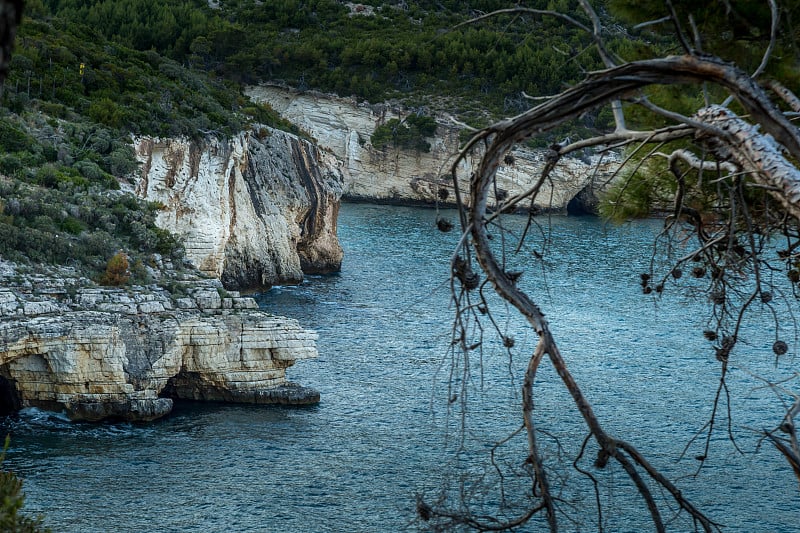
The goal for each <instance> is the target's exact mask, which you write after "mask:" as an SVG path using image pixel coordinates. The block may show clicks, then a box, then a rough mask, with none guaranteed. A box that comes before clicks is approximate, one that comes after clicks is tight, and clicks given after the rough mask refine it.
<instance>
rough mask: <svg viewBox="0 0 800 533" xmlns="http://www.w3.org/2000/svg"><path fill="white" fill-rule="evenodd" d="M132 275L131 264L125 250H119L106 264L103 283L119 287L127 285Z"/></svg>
mask: <svg viewBox="0 0 800 533" xmlns="http://www.w3.org/2000/svg"><path fill="white" fill-rule="evenodd" d="M130 277H131V272H130V264H129V263H128V256H127V255H125V252H117V253H116V254H114V255H113V256H112V257H111V259H109V260H108V263H107V264H106V272H105V274H104V275H103V277H102V280H101V283H102V284H103V285H113V286H114V287H119V286H120V285H125V284H126V283H128V280H129V279H130Z"/></svg>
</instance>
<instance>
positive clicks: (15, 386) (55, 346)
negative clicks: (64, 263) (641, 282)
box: [0, 260, 319, 421]
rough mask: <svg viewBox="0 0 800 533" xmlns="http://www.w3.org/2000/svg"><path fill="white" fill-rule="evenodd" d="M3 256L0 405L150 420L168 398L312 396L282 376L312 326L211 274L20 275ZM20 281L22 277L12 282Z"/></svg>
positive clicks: (309, 349) (164, 409) (305, 347)
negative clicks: (115, 282) (160, 278)
mask: <svg viewBox="0 0 800 533" xmlns="http://www.w3.org/2000/svg"><path fill="white" fill-rule="evenodd" d="M16 269H17V267H16V266H15V265H13V264H10V263H5V262H3V261H2V260H0V408H2V410H3V411H4V412H7V411H10V410H13V409H19V408H23V407H30V406H34V407H41V408H45V409H49V410H57V411H62V410H63V411H65V412H66V413H67V415H68V416H69V417H70V418H71V419H73V420H90V421H95V420H101V419H105V418H117V419H126V420H152V419H155V418H158V417H160V416H163V415H164V414H166V413H168V412H169V411H170V410H171V409H172V399H173V398H184V399H193V400H220V401H230V402H242V403H293V404H303V403H315V402H317V401H319V393H318V392H316V391H314V390H312V389H308V388H305V387H300V386H298V385H295V384H292V383H289V382H287V381H286V369H287V368H288V367H290V366H291V365H292V364H294V362H295V361H296V360H298V359H304V358H309V357H316V355H317V351H316V345H315V339H316V334H315V333H313V332H311V331H308V330H305V329H303V328H301V327H300V326H299V325H298V324H297V322H296V321H294V320H291V319H288V318H282V317H276V316H271V315H269V314H267V313H265V312H263V311H260V310H258V308H257V307H258V306H257V305H256V302H255V301H254V300H253V299H251V298H246V297H241V296H239V294H238V293H235V292H234V293H227V292H225V291H224V290H223V289H222V287H221V285H220V283H219V281H217V280H202V279H196V278H191V279H187V280H185V281H184V282H183V284H182V285H181V286H182V287H183V289H182V290H185V293H186V294H185V296H183V297H179V298H175V297H172V296H171V295H170V294H169V293H167V292H166V291H164V290H163V289H159V288H157V287H155V286H153V287H147V288H146V287H134V288H130V289H116V288H106V287H97V286H96V285H94V284H92V283H91V282H89V281H88V280H86V279H83V278H80V277H78V276H77V275H75V274H74V273H70V272H69V271H67V270H66V269H59V270H58V272H53V273H51V274H50V275H34V274H30V273H24V275H20V273H19V272H17V270H16ZM19 280H23V281H19Z"/></svg>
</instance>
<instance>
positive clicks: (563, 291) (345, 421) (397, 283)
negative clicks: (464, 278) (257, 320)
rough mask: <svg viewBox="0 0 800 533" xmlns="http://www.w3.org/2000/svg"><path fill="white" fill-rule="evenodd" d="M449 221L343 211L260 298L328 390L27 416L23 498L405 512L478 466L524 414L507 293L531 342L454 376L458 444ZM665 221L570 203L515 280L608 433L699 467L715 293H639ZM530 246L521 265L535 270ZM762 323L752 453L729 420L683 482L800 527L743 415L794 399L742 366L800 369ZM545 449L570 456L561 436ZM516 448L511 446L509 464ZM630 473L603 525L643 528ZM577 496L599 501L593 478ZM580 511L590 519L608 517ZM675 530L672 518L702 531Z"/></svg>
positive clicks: (790, 486) (346, 517) (200, 508)
mask: <svg viewBox="0 0 800 533" xmlns="http://www.w3.org/2000/svg"><path fill="white" fill-rule="evenodd" d="M434 218H435V213H433V212H431V211H426V210H421V209H412V208H394V207H375V206H366V205H345V206H343V208H342V211H341V214H340V223H339V226H340V237H341V240H342V244H343V246H344V248H345V250H346V256H345V263H344V265H343V269H342V272H341V273H340V274H336V275H331V276H317V277H312V278H311V279H309V280H307V281H306V282H305V283H304V284H302V285H300V286H298V287H278V288H275V289H273V290H271V291H269V292H268V293H265V294H263V295H260V296H259V302H260V305H261V306H262V307H263V308H265V309H267V310H269V311H270V312H274V313H276V314H286V315H288V316H293V317H297V318H298V319H300V321H301V323H302V324H304V325H305V326H308V327H311V328H314V329H316V330H318V331H319V333H320V340H319V351H320V357H319V359H318V360H316V361H302V362H300V363H298V364H297V366H296V367H294V368H292V369H290V371H289V372H290V378H291V379H293V380H295V381H298V382H300V383H302V384H304V385H308V386H313V387H315V388H318V389H319V390H320V391H321V393H322V402H321V403H320V404H319V405H317V406H313V407H308V408H287V407H279V406H278V407H263V406H259V407H250V406H225V405H219V404H212V405H201V404H179V405H178V406H177V407H176V409H175V411H174V413H173V414H172V415H170V416H169V417H168V418H166V419H164V420H161V421H157V422H155V423H151V424H144V425H131V424H100V425H84V424H71V423H69V422H67V421H65V420H64V419H63V418H62V417H60V416H58V415H53V414H49V413H44V412H41V411H37V410H27V411H26V412H23V413H21V414H20V416H19V417H16V418H13V419H8V420H6V421H5V422H4V429H5V430H6V431H9V432H10V433H11V435H12V447H11V449H10V450H9V453H8V458H7V464H8V465H9V466H10V467H11V468H13V469H14V470H15V471H17V472H18V473H19V474H20V475H21V476H22V477H23V478H24V479H25V489H26V493H27V495H28V496H27V506H28V508H29V509H32V510H34V511H36V512H42V513H45V515H46V518H47V524H48V525H50V526H51V527H53V529H54V531H65V532H71V531H74V532H92V531H98V532H100V531H121V532H122V531H131V532H133V531H150V530H163V531H304V532H305V531H397V530H401V529H404V528H406V527H408V526H409V524H411V523H412V521H413V519H414V514H413V510H414V501H415V495H416V494H417V493H427V494H435V491H436V490H438V489H439V488H440V487H441V486H442V483H443V482H444V480H445V479H450V480H451V481H453V480H456V481H457V476H455V477H454V476H452V475H451V474H452V472H453V471H454V469H460V471H461V472H465V471H467V472H470V473H483V472H484V471H485V470H484V465H485V462H484V459H485V458H486V457H487V450H488V446H489V445H491V444H492V443H493V442H494V441H496V440H498V439H500V438H502V437H503V436H505V435H506V434H508V432H510V431H512V430H513V429H514V428H516V427H517V426H518V424H519V417H518V411H517V405H518V401H519V398H518V387H519V384H520V379H521V376H522V369H523V368H524V364H525V356H526V354H527V353H528V352H529V350H530V347H531V343H532V342H533V341H534V339H533V338H532V337H533V336H532V335H531V334H530V333H529V332H528V331H527V329H526V328H525V327H524V325H523V324H521V323H520V321H519V320H518V319H517V318H516V317H515V316H514V315H513V314H509V315H508V316H505V315H504V314H503V312H501V311H499V309H501V307H498V313H499V314H498V320H499V324H500V327H501V328H503V329H504V331H506V332H507V333H508V334H510V335H513V336H514V338H515V339H516V341H517V347H516V348H515V354H514V357H513V359H512V360H511V361H509V358H508V356H507V355H506V354H505V353H504V352H503V351H502V350H501V349H499V348H496V347H493V346H492V345H489V344H487V349H486V350H485V351H484V353H483V363H484V364H483V370H482V372H481V371H479V370H477V369H473V372H472V373H471V374H470V375H469V376H462V375H460V374H458V375H455V376H452V377H453V379H454V380H457V379H467V380H470V385H469V386H468V387H467V390H468V391H469V394H470V396H469V398H468V405H469V409H470V422H469V427H468V431H467V433H466V435H465V448H464V449H463V450H462V451H461V452H460V453H454V447H455V446H456V445H457V444H459V443H460V441H459V440H458V437H459V433H460V432H459V431H457V429H456V428H458V427H459V420H458V416H457V415H458V411H457V409H456V410H448V409H447V405H448V404H447V398H448V396H449V395H450V392H449V391H448V389H447V383H448V382H449V380H450V378H451V367H450V365H449V363H448V355H447V354H448V347H449V342H450V320H451V313H452V310H451V309H448V298H449V295H448V286H447V283H446V276H447V262H448V259H449V256H450V254H451V253H452V248H453V246H454V244H455V240H456V239H457V237H456V236H455V235H454V234H453V233H450V234H442V233H439V232H437V231H435V229H433V221H434ZM658 228H659V224H658V223H657V222H642V223H637V224H633V225H630V226H624V227H621V228H605V227H603V226H602V225H601V224H600V223H598V222H597V221H596V220H592V219H566V218H559V217H554V218H553V219H552V221H551V225H550V226H549V229H547V230H546V231H547V232H549V235H550V237H551V242H550V244H549V246H548V249H547V250H546V252H547V254H546V262H545V265H544V267H543V268H534V269H530V270H528V271H527V272H526V274H525V275H524V276H523V278H522V281H521V283H524V284H526V286H527V287H528V288H530V289H531V290H533V291H535V293H536V294H537V295H539V296H538V297H539V300H540V303H541V305H542V307H543V309H544V311H545V312H546V313H547V315H548V316H549V317H550V318H551V321H552V326H553V331H554V333H555V335H556V336H557V339H559V342H560V345H561V349H562V352H563V353H564V355H565V356H566V358H567V360H568V361H569V364H570V365H571V368H572V370H573V372H574V373H575V375H576V377H577V378H578V380H579V381H580V382H581V384H582V386H583V388H584V391H585V393H586V394H587V396H588V397H589V398H590V399H592V400H593V401H594V403H595V409H596V411H597V413H598V415H599V416H600V417H601V419H602V420H603V421H604V423H605V424H606V425H607V427H608V428H609V429H610V430H612V432H614V433H616V434H618V435H620V436H622V435H624V436H627V437H628V438H629V440H631V441H632V442H633V443H634V444H636V445H637V446H638V447H639V448H640V449H642V450H643V451H644V452H645V453H646V454H647V455H648V456H649V457H651V458H652V460H653V461H654V462H655V463H656V464H657V465H658V466H659V467H661V468H664V469H665V470H666V471H667V472H668V473H669V474H670V475H674V476H683V475H686V474H689V473H691V472H693V471H694V470H693V468H694V466H695V465H694V459H693V457H694V455H696V454H697V451H698V447H700V448H701V447H702V445H701V443H696V444H695V445H692V446H690V447H689V452H688V457H687V458H686V459H684V460H683V461H677V458H678V456H679V455H680V453H681V451H682V450H683V448H684V447H685V446H686V444H687V442H689V440H690V439H691V438H692V436H693V435H694V434H695V432H696V431H698V430H699V429H700V428H701V427H702V426H703V424H704V423H705V421H706V420H707V418H708V416H709V413H710V410H711V402H712V399H713V395H714V391H715V388H716V386H717V384H718V379H719V378H718V363H717V362H716V361H715V360H714V357H713V353H711V351H710V350H709V344H708V343H707V342H706V341H705V340H703V338H702V335H701V334H700V332H701V331H702V329H703V327H704V318H705V316H706V315H705V313H706V312H707V311H708V310H707V309H706V307H705V304H704V303H702V302H697V301H695V300H694V299H691V298H688V297H685V296H681V295H680V294H679V293H678V292H677V291H674V290H672V289H670V290H668V291H667V294H666V295H665V298H663V299H662V300H655V299H653V298H649V297H644V296H643V295H642V294H641V289H640V287H639V286H638V273H639V272H641V271H643V270H646V269H647V265H648V264H649V260H650V255H651V244H652V238H653V235H654V232H656V231H657V230H658ZM526 253H527V254H528V255H523V257H522V259H521V260H522V261H525V262H526V264H528V263H529V262H532V259H531V258H532V255H530V253H529V252H526ZM515 260H517V261H519V260H520V259H515ZM684 281H687V280H684ZM687 282H689V283H691V281H687ZM763 320H764V318H763V317H759V316H758V315H755V316H754V317H753V320H752V321H753V324H752V327H750V328H749V329H746V330H745V334H744V344H743V349H742V355H741V356H740V357H739V358H738V359H737V360H736V361H735V362H734V365H735V367H736V368H735V369H734V370H733V371H732V373H731V376H730V381H729V384H730V388H731V394H732V397H733V398H734V399H735V400H734V405H733V431H734V432H735V433H736V434H737V435H738V436H739V441H738V443H739V445H740V447H741V448H742V449H743V450H744V451H745V452H747V453H746V454H745V455H741V454H739V453H738V452H736V451H735V449H734V448H733V447H732V446H731V444H730V443H729V442H728V441H727V439H726V438H725V435H724V433H723V432H720V434H719V435H715V438H714V442H713V443H712V445H713V448H712V455H711V459H710V460H709V462H708V467H707V468H705V469H704V470H703V472H702V473H701V474H700V476H698V477H697V478H696V479H691V478H687V479H683V480H681V482H680V483H681V487H682V488H683V489H684V490H685V492H686V493H687V494H690V495H691V496H692V498H693V499H694V500H695V501H696V502H697V503H698V504H699V505H700V506H701V507H702V508H703V509H706V510H708V511H709V512H710V513H711V514H712V516H713V517H714V518H715V519H717V520H719V521H720V522H722V523H724V524H725V525H726V526H728V530H730V531H739V532H747V531H797V530H798V526H797V524H800V492H799V491H798V490H797V483H796V480H795V479H794V478H793V477H792V475H791V472H790V471H789V469H788V468H787V466H786V465H785V463H784V462H782V461H781V460H780V458H779V457H778V456H777V454H776V453H775V452H774V450H772V449H768V448H769V447H768V446H765V447H764V448H763V449H762V450H761V451H760V452H759V453H753V452H754V450H755V447H756V444H757V440H756V439H757V435H756V434H755V432H754V431H750V430H749V429H748V428H751V429H759V428H762V427H764V426H767V427H773V426H774V425H775V424H776V423H777V421H779V420H780V414H781V411H780V409H781V406H780V404H779V402H776V401H775V397H774V394H773V393H771V392H770V391H768V390H765V389H763V388H757V384H756V383H755V382H754V380H753V379H752V377H751V376H750V374H748V372H755V373H757V374H759V375H763V376H766V377H774V376H783V375H786V374H787V373H788V369H789V368H791V367H792V366H795V360H794V358H793V356H789V357H787V358H786V361H787V363H785V364H783V365H781V366H779V367H778V368H775V366H774V364H773V363H774V358H773V357H772V356H771V355H770V352H769V346H770V345H771V342H772V340H771V339H770V334H769V333H768V334H766V335H764V334H763V333H759V331H761V328H756V327H755V326H759V325H763V323H762V321H763ZM773 339H774V338H773ZM509 371H511V372H512V374H513V375H514V380H510V379H509ZM537 389H538V390H539V393H540V396H539V403H538V404H537V411H538V413H539V415H538V416H539V420H540V424H541V428H542V429H544V430H547V431H548V432H551V433H552V434H553V435H554V436H556V437H558V438H559V442H560V443H561V444H562V445H563V446H564V448H565V449H566V450H567V451H569V450H573V451H574V448H575V442H579V441H580V440H581V439H582V438H583V436H584V431H583V429H582V427H581V426H580V425H579V424H577V423H576V422H575V418H574V411H573V410H572V407H571V403H570V400H569V398H568V397H567V396H566V395H565V394H564V393H563V391H562V390H561V387H560V386H559V384H558V378H557V376H555V374H554V373H553V372H552V371H551V370H549V369H548V368H547V367H544V368H543V369H542V371H541V374H540V377H539V383H538V384H537ZM446 430H447V431H446ZM549 446H550V448H549V452H548V453H550V455H549V456H548V459H549V460H551V461H554V460H556V458H557V453H558V450H557V449H556V447H555V446H554V445H553V444H552V443H551V444H550V445H549ZM519 457H520V455H518V454H510V455H509V462H510V463H511V462H513V461H518V460H519ZM476 459H478V460H479V462H475V461H476ZM512 466H513V465H512ZM489 470H490V469H489ZM489 470H487V471H489ZM614 476H616V477H614ZM614 476H612V478H611V480H610V481H609V482H608V483H607V485H606V487H605V489H604V492H603V494H602V497H603V499H604V501H605V502H606V503H607V504H608V505H609V509H610V510H609V513H608V515H607V516H606V517H605V519H606V520H607V523H606V530H608V531H637V530H639V529H640V526H639V525H637V524H642V522H641V521H640V520H642V515H641V505H640V503H639V502H638V500H637V499H636V497H635V496H634V495H632V494H630V491H629V489H627V488H626V487H627V486H628V484H627V483H626V482H625V481H624V480H623V476H622V474H621V473H619V472H618V473H616V474H614ZM564 497H565V499H567V500H569V499H580V498H586V500H587V501H592V500H593V498H594V495H593V494H591V493H587V492H586V491H585V490H584V488H581V487H580V486H578V487H577V488H575V489H573V490H572V492H569V493H565V494H564ZM634 513H635V516H634ZM586 520H587V521H586V522H585V525H584V526H583V527H582V528H580V529H581V530H586V531H593V530H596V529H597V527H596V525H594V524H593V522H591V520H590V519H589V518H587V519H586ZM678 524H681V525H680V526H678V527H676V530H679V531H682V530H685V529H686V528H687V525H686V523H685V522H678ZM571 529H572V528H571V525H565V530H571ZM576 529H578V528H577V526H576Z"/></svg>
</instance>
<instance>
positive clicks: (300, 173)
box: [134, 126, 342, 289]
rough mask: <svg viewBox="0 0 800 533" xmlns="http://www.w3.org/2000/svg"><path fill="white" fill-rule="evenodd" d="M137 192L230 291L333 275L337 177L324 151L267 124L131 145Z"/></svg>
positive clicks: (337, 257)
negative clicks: (200, 139)
mask: <svg viewBox="0 0 800 533" xmlns="http://www.w3.org/2000/svg"><path fill="white" fill-rule="evenodd" d="M134 144H135V149H136V153H137V157H138V159H139V161H140V162H141V163H142V172H141V176H140V178H139V179H138V181H137V183H136V185H135V192H136V194H138V195H139V196H141V197H142V198H146V199H148V200H151V201H158V202H161V203H162V204H164V206H165V209H164V210H163V211H162V213H161V214H160V215H159V217H158V219H157V223H158V224H159V225H160V226H161V227H163V228H165V229H167V230H169V231H171V232H173V233H177V234H179V235H181V236H182V237H183V238H184V242H185V246H186V255H187V257H188V258H189V260H190V261H192V263H193V264H194V265H195V266H197V267H198V268H199V269H200V270H202V271H203V272H205V273H207V274H209V275H211V276H213V277H216V278H219V279H221V280H222V282H223V284H224V285H225V286H226V287H229V288H239V289H256V288H264V287H269V286H271V285H274V284H281V283H298V282H300V281H301V280H302V279H303V272H304V271H305V272H306V273H321V272H332V271H337V270H339V268H340V267H341V261H342V249H341V246H340V245H339V241H338V239H337V236H336V216H337V214H338V209H339V198H340V196H341V191H342V174H341V172H340V171H339V169H338V163H337V161H336V159H335V158H334V157H332V156H331V155H330V154H326V153H324V152H321V151H319V150H318V149H317V148H316V147H315V146H314V145H313V144H312V143H310V142H308V141H305V140H302V139H300V138H298V137H296V136H294V135H291V134H288V133H285V132H282V131H279V130H274V129H272V128H268V127H260V126H258V127H254V131H246V132H242V133H240V134H239V135H237V136H236V137H234V138H233V139H230V140H229V141H220V140H214V141H210V142H208V143H204V144H199V143H196V142H192V141H189V140H186V139H152V138H139V139H135V142H134Z"/></svg>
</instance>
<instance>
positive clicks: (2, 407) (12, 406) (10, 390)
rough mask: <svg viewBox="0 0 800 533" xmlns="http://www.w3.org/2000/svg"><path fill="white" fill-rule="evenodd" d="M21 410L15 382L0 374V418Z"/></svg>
mask: <svg viewBox="0 0 800 533" xmlns="http://www.w3.org/2000/svg"><path fill="white" fill-rule="evenodd" d="M21 408H22V402H21V401H20V399H19V392H17V386H16V381H14V380H13V379H9V378H7V377H5V376H4V375H2V374H0V416H8V415H11V414H14V413H16V412H17V411H19V410H20V409H21Z"/></svg>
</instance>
